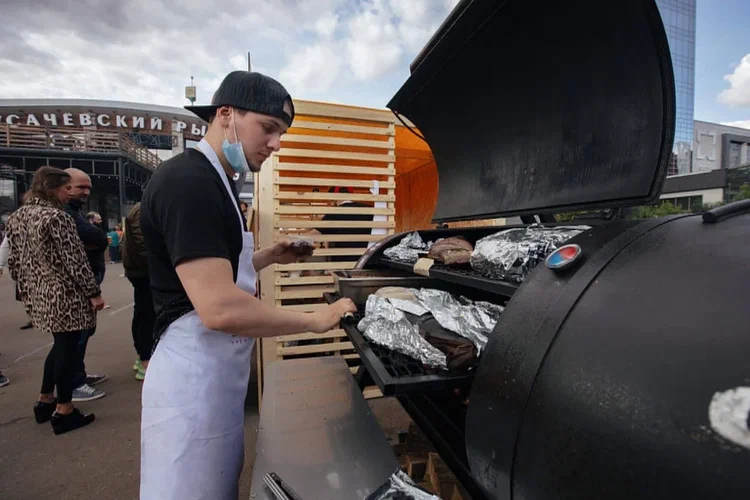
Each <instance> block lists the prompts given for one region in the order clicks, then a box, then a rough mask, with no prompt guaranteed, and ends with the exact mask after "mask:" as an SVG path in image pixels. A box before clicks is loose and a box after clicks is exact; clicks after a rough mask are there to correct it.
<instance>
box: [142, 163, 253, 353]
mask: <svg viewBox="0 0 750 500" xmlns="http://www.w3.org/2000/svg"><path fill="white" fill-rule="evenodd" d="M221 175H223V176H226V174H225V173H224V172H222V173H221ZM227 179H228V178H227ZM228 180H229V185H230V187H231V188H232V190H233V196H231V195H230V194H229V193H227V190H226V188H225V187H224V183H223V182H222V179H221V177H220V174H219V173H218V172H217V171H216V170H215V169H214V168H213V166H212V165H211V162H210V161H209V160H208V158H206V156H205V155H204V154H203V153H201V152H200V151H197V150H195V149H189V150H187V151H185V152H184V153H182V154H180V155H177V156H175V157H174V158H172V159H170V160H167V161H166V162H164V163H163V164H162V165H161V166H159V168H158V169H157V170H156V172H154V175H153V176H152V177H151V180H150V181H149V183H148V186H147V187H146V190H145V192H144V193H143V199H142V200H141V217H140V222H141V230H142V231H143V237H144V240H145V242H146V248H147V253H148V266H149V275H150V278H151V289H152V292H153V300H154V310H155V312H156V316H157V319H156V326H155V331H154V334H155V336H156V337H157V338H158V337H159V336H160V335H161V334H162V333H163V332H164V330H166V328H167V327H168V326H169V324H170V323H172V322H173V321H175V320H176V319H177V318H179V317H180V316H182V315H184V314H186V313H187V312H189V311H192V310H193V309H194V307H193V305H192V304H191V303H190V300H189V299H188V297H187V294H186V293H185V289H184V288H183V287H182V283H180V279H179V277H178V276H177V272H176V271H175V267H177V265H178V264H179V263H181V262H183V261H185V260H190V259H196V258H200V257H220V258H224V259H228V260H229V261H230V262H231V263H232V271H233V274H234V279H235V280H236V279H237V268H238V266H239V259H240V253H241V252H242V230H241V228H240V221H241V219H240V217H239V215H237V207H239V198H238V197H237V193H236V189H235V187H234V182H233V181H232V180H231V179H228ZM243 226H244V221H243Z"/></svg>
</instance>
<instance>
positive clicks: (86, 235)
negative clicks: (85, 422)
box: [65, 168, 107, 403]
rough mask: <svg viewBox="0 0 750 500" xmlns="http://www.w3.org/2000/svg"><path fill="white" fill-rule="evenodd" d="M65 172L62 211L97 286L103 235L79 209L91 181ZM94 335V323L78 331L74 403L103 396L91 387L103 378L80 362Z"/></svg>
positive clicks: (76, 171)
mask: <svg viewBox="0 0 750 500" xmlns="http://www.w3.org/2000/svg"><path fill="white" fill-rule="evenodd" d="M65 173H67V174H68V175H70V178H71V186H72V190H71V192H70V200H69V201H68V203H67V204H66V205H65V211H66V212H67V213H68V215H70V216H71V217H73V220H74V221H75V223H76V230H77V231H78V237H79V238H80V240H81V242H82V243H83V249H84V250H85V252H86V257H87V260H88V262H89V266H90V267H91V271H92V272H93V273H94V279H95V280H96V284H97V285H101V284H102V281H103V280H104V270H105V267H104V258H103V254H104V252H105V251H106V250H107V235H106V234H104V231H103V230H102V229H100V228H99V227H97V226H96V225H94V224H92V223H91V222H89V221H88V220H86V218H85V217H84V216H83V213H82V209H83V206H84V205H85V204H86V203H87V202H88V201H89V195H90V194H91V178H90V177H89V176H88V174H87V173H86V172H84V171H83V170H79V169H77V168H68V169H65ZM100 220H101V218H100ZM95 333H96V323H95V324H94V326H93V327H92V328H90V329H88V330H85V331H83V332H81V335H80V341H79V343H78V363H77V366H76V375H75V379H74V384H75V385H74V387H75V389H74V390H73V401H74V402H76V403H80V402H83V401H93V400H95V399H99V398H103V397H104V396H105V395H106V393H105V392H104V391H101V390H99V389H96V388H94V387H93V386H94V385H96V384H100V383H102V382H104V381H105V380H107V376H106V375H94V374H92V373H86V363H85V361H84V359H85V358H86V348H87V347H88V343H89V339H90V338H91V337H92V336H93V335H94V334H95Z"/></svg>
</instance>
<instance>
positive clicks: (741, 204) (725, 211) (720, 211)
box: [703, 200, 750, 224]
mask: <svg viewBox="0 0 750 500" xmlns="http://www.w3.org/2000/svg"><path fill="white" fill-rule="evenodd" d="M747 212H750V200H741V201H735V202H734V203H729V204H728V205H723V206H721V207H716V208H712V209H711V210H709V211H707V212H704V213H703V223H704V224H716V223H718V222H721V221H723V220H727V219H728V218H730V217H734V216H735V215H740V214H744V213H747Z"/></svg>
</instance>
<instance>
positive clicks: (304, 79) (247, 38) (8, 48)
mask: <svg viewBox="0 0 750 500" xmlns="http://www.w3.org/2000/svg"><path fill="white" fill-rule="evenodd" d="M456 1H457V0H444V1H442V2H438V1H434V0H411V1H409V2H400V3H399V2H397V1H394V0H358V1H357V2H351V1H350V0H225V1H224V2H222V4H221V9H216V8H215V6H214V4H212V3H211V2H205V1H203V0H26V1H24V2H20V1H10V2H3V26H4V29H3V30H1V31H0V74H2V75H3V78H2V79H0V96H2V97H3V98H90V99H110V100H127V101H135V102H143V103H156V104H165V105H176V106H181V105H184V104H186V103H187V101H186V100H185V99H184V97H183V95H184V90H183V87H184V86H186V85H188V84H189V83H190V77H191V76H194V77H195V85H196V87H197V94H198V95H197V97H198V103H205V102H209V101H210V98H211V95H212V94H213V92H214V91H215V90H216V88H217V87H218V85H219V83H220V81H221V79H222V78H223V77H224V75H226V74H227V73H228V72H229V71H232V70H235V69H244V68H245V67H246V65H247V61H246V54H247V52H248V51H249V52H250V53H251V58H252V64H253V69H254V70H257V71H263V72H265V73H267V74H269V75H270V76H273V77H275V78H278V79H279V80H280V81H281V82H282V83H284V84H285V85H287V86H288V87H289V89H290V91H291V92H292V93H293V95H294V96H295V97H296V98H315V99H319V100H328V101H343V102H346V103H347V104H354V105H372V104H374V103H377V104H378V105H382V103H383V102H387V100H388V98H389V97H390V95H392V92H394V91H395V90H396V89H397V88H398V87H399V86H400V85H401V83H402V82H403V81H404V80H405V78H406V77H407V76H408V65H409V63H410V62H411V60H412V59H413V58H414V57H415V56H416V54H417V52H418V51H419V50H420V49H421V48H422V46H423V45H424V44H425V43H426V42H427V40H428V39H429V37H430V36H431V34H432V33H433V32H434V30H435V29H436V28H437V26H439V24H440V23H441V22H442V20H443V19H444V18H445V16H446V15H447V14H448V12H449V11H450V8H452V6H453V5H455V3H456Z"/></svg>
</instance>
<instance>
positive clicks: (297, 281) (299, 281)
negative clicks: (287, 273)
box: [275, 276, 333, 286]
mask: <svg viewBox="0 0 750 500" xmlns="http://www.w3.org/2000/svg"><path fill="white" fill-rule="evenodd" d="M332 283H333V276H303V277H300V278H282V277H280V276H277V277H276V281H275V285H276V286H290V285H330V284H332Z"/></svg>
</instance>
